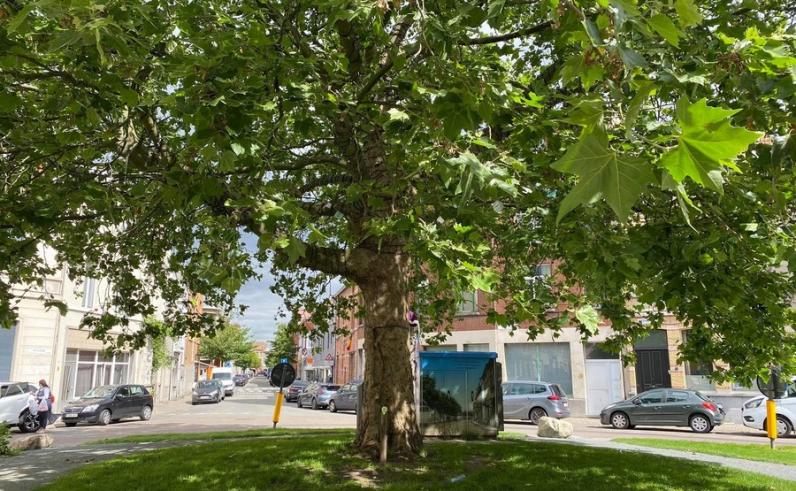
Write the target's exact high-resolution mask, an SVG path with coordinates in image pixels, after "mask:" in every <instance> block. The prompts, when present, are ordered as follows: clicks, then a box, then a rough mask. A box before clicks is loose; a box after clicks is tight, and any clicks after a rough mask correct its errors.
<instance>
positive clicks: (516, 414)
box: [503, 380, 570, 424]
mask: <svg viewBox="0 0 796 491" xmlns="http://www.w3.org/2000/svg"><path fill="white" fill-rule="evenodd" d="M569 415H570V412H569V401H568V400H567V395H566V394H565V393H564V390H563V389H562V388H561V386H560V385H558V384H551V383H549V382H536V381H531V380H511V381H508V382H505V383H503V418H504V419H526V420H530V421H531V423H532V424H539V419H540V418H542V417H545V416H549V417H553V418H567V417H569Z"/></svg>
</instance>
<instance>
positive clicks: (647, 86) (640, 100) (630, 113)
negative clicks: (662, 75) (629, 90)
mask: <svg viewBox="0 0 796 491" xmlns="http://www.w3.org/2000/svg"><path fill="white" fill-rule="evenodd" d="M656 90H657V86H656V85H655V83H653V82H650V81H645V82H641V83H640V84H639V87H638V89H636V95H634V96H633V98H632V99H631V100H630V104H629V105H628V107H627V112H626V113H625V136H626V137H627V138H630V136H631V135H632V134H633V126H634V125H635V123H636V119H638V115H639V112H640V111H641V106H643V105H644V101H646V100H647V97H649V96H650V94H652V93H653V92H655V91H656Z"/></svg>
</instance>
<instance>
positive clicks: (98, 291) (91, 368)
mask: <svg viewBox="0 0 796 491" xmlns="http://www.w3.org/2000/svg"><path fill="white" fill-rule="evenodd" d="M42 254H44V255H45V257H46V259H47V260H48V261H50V262H51V263H55V252H54V251H52V250H43V251H42ZM110 288H111V286H110V285H109V283H108V282H107V281H106V280H103V279H97V278H81V279H79V280H77V281H72V280H70V279H69V276H68V275H67V270H66V269H61V270H59V271H57V272H56V273H54V274H52V275H51V276H49V277H47V278H45V280H44V282H43V284H42V285H41V286H37V285H29V286H20V285H17V286H15V287H13V288H12V292H13V294H14V295H15V297H16V300H17V302H18V304H17V307H18V313H19V317H18V320H17V322H16V324H15V326H14V327H13V328H12V329H10V330H5V329H0V380H19V381H27V382H33V383H35V382H37V381H38V380H39V379H45V380H47V381H48V383H49V384H50V386H51V387H52V389H53V394H54V395H55V397H56V408H60V407H61V404H62V403H63V402H65V401H67V400H69V399H71V398H74V397H75V396H77V395H80V394H83V393H85V392H87V391H88V390H89V389H91V388H93V387H96V386H98V385H106V384H117V383H140V384H148V383H149V380H150V372H151V366H152V360H151V356H152V355H151V351H148V350H140V351H125V352H122V353H118V354H115V355H110V356H109V355H107V354H106V353H105V348H106V347H105V346H104V345H103V344H102V342H100V341H98V340H96V339H91V338H90V337H89V333H88V332H87V331H85V330H82V329H80V328H79V326H80V321H81V319H82V318H83V316H84V315H86V314H92V313H100V312H102V311H103V309H105V308H106V303H105V302H106V298H108V293H109V292H110ZM46 298H49V299H52V300H59V301H62V302H64V303H65V304H66V306H67V309H66V312H65V315H61V313H60V312H59V310H58V309H57V308H49V309H48V308H46V306H45V299H46ZM142 322H143V319H140V318H134V319H132V321H131V323H130V326H128V329H132V330H136V329H139V328H140V327H141V324H142Z"/></svg>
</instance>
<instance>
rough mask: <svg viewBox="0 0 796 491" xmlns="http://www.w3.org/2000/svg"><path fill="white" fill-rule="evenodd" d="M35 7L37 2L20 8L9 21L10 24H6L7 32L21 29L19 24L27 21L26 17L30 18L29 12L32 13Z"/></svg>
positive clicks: (10, 32)
mask: <svg viewBox="0 0 796 491" xmlns="http://www.w3.org/2000/svg"><path fill="white" fill-rule="evenodd" d="M35 7H36V4H35V3H34V4H31V5H27V6H25V7H24V8H23V9H22V10H20V11H19V13H18V14H17V15H15V16H14V17H13V18H12V19H11V20H10V21H8V24H6V32H7V33H8V34H12V33H14V32H16V30H17V29H19V26H21V25H22V23H23V22H25V19H27V18H28V14H30V13H31V12H32V11H33V9H34V8H35Z"/></svg>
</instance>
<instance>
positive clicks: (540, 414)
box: [528, 407, 547, 425]
mask: <svg viewBox="0 0 796 491" xmlns="http://www.w3.org/2000/svg"><path fill="white" fill-rule="evenodd" d="M545 416H547V411H545V410H544V409H542V408H540V407H535V408H533V409H531V412H530V413H528V419H530V420H531V424H535V425H538V424H539V420H540V419H542V418H544V417H545Z"/></svg>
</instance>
